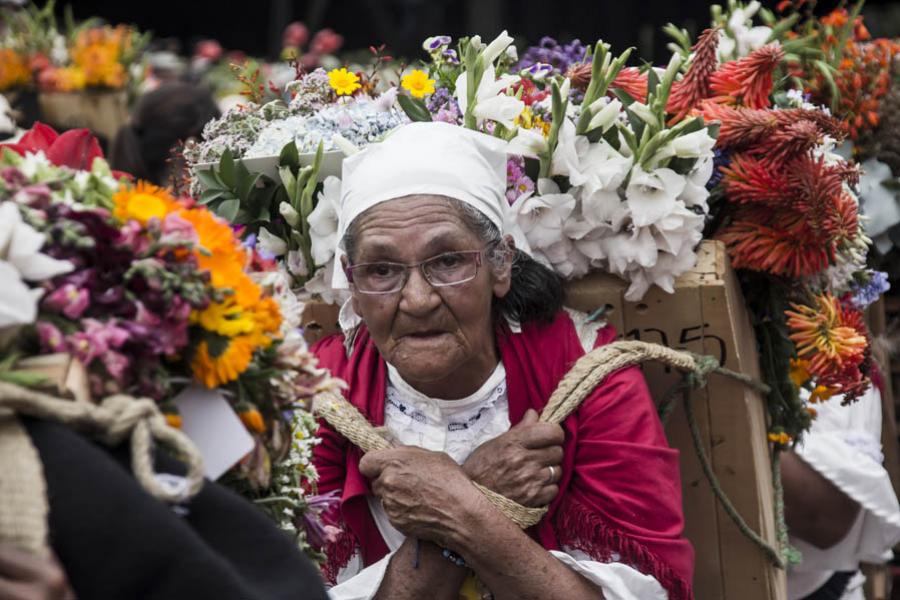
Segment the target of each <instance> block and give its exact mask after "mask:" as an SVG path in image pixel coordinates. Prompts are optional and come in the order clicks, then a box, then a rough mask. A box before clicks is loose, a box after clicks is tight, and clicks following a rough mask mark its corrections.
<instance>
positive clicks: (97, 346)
mask: <svg viewBox="0 0 900 600" xmlns="http://www.w3.org/2000/svg"><path fill="white" fill-rule="evenodd" d="M82 324H83V326H84V331H78V332H76V333H73V334H71V335H70V336H69V337H68V338H67V339H66V341H67V343H68V346H69V348H70V349H71V350H72V352H74V353H75V356H77V357H78V359H79V360H81V362H83V363H84V364H85V365H88V364H90V363H91V362H92V361H93V360H94V359H95V358H97V357H102V356H103V355H104V354H106V353H107V352H109V351H110V350H111V349H113V348H120V347H121V346H122V344H124V343H125V342H126V341H127V340H128V338H129V337H130V334H129V333H128V331H127V330H126V329H123V328H122V327H119V326H118V325H117V324H116V323H115V321H109V322H107V323H103V322H101V321H98V320H96V319H84V321H82Z"/></svg>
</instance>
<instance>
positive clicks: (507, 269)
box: [494, 235, 516, 298]
mask: <svg viewBox="0 0 900 600" xmlns="http://www.w3.org/2000/svg"><path fill="white" fill-rule="evenodd" d="M501 245H502V246H504V247H505V249H506V251H505V252H504V253H503V265H502V266H496V267H495V268H494V296H496V297H497V298H503V297H504V296H506V294H508V293H509V289H510V287H511V286H512V263H513V259H514V258H515V256H516V243H515V241H513V238H512V236H511V235H505V236H503V242H501Z"/></svg>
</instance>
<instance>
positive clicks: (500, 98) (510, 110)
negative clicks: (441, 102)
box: [456, 65, 525, 129]
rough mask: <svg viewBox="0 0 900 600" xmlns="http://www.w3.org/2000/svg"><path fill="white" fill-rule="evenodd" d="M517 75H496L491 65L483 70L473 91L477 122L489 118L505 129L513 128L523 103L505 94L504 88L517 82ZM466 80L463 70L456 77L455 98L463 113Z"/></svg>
mask: <svg viewBox="0 0 900 600" xmlns="http://www.w3.org/2000/svg"><path fill="white" fill-rule="evenodd" d="M518 81H519V77H518V76H517V75H503V76H501V77H500V78H497V77H496V72H495V71H494V67H493V65H491V66H488V67H487V68H486V69H485V70H484V75H483V76H482V78H481V82H480V83H479V84H478V90H477V91H476V92H475V108H474V109H473V113H474V114H475V118H476V119H477V120H478V122H479V123H481V122H483V121H484V120H491V121H496V122H497V123H500V124H501V125H503V126H504V127H506V128H507V129H512V128H513V120H514V119H515V118H516V117H518V116H519V115H520V114H521V113H522V110H523V109H524V108H525V103H524V102H522V101H521V100H519V99H518V98H516V97H514V96H509V95H507V94H506V89H507V88H508V87H510V86H511V85H513V84H515V83H518ZM467 86H468V82H467V75H466V73H465V72H463V73H460V75H459V77H458V78H457V79H456V100H457V102H458V103H459V110H460V112H461V113H463V114H465V113H466V109H467V108H468V105H469V97H468V87H467Z"/></svg>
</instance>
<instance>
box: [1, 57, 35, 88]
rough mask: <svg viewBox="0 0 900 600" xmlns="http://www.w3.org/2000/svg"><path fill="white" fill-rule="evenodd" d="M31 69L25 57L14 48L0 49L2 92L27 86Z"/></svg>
mask: <svg viewBox="0 0 900 600" xmlns="http://www.w3.org/2000/svg"><path fill="white" fill-rule="evenodd" d="M30 81H31V69H29V68H28V61H26V60H25V57H24V56H22V55H21V54H19V53H18V52H16V51H15V50H13V49H12V48H0V91H3V90H8V89H10V88H14V87H17V86H22V85H27V84H28V83H29V82H30Z"/></svg>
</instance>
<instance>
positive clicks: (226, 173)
mask: <svg viewBox="0 0 900 600" xmlns="http://www.w3.org/2000/svg"><path fill="white" fill-rule="evenodd" d="M219 179H221V180H222V183H224V184H225V185H226V186H227V187H230V188H234V186H235V176H234V157H233V156H232V154H231V150H227V149H226V150H225V152H223V153H222V158H220V159H219Z"/></svg>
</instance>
